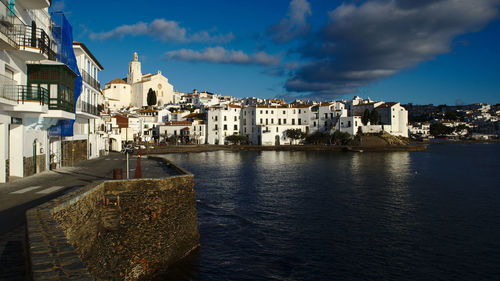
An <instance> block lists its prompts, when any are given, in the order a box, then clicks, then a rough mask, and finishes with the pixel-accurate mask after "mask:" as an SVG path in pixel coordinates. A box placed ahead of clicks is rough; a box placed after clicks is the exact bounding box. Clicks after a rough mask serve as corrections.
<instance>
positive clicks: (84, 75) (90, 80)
mask: <svg viewBox="0 0 500 281" xmlns="http://www.w3.org/2000/svg"><path fill="white" fill-rule="evenodd" d="M81 74H82V79H83V81H84V82H85V83H87V84H89V85H90V86H91V87H92V88H94V89H96V90H98V91H99V90H100V89H101V84H100V83H99V81H97V80H95V79H94V77H92V76H91V75H90V74H88V73H87V72H86V71H85V70H83V69H82V71H81Z"/></svg>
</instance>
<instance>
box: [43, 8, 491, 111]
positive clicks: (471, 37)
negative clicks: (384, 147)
mask: <svg viewBox="0 0 500 281" xmlns="http://www.w3.org/2000/svg"><path fill="white" fill-rule="evenodd" d="M499 8H500V0H418V1H417V0H343V1H336V0H273V1H269V0H267V1H261V0H251V1H250V0H240V1H222V0H212V1H203V0H191V1H185V0H184V1H178V0H169V1H153V0H142V1H128V0H122V1H114V0H109V1H93V0H89V1H69V0H58V1H53V4H52V9H53V10H62V11H63V12H65V14H66V17H67V18H68V20H69V21H70V23H71V24H72V26H73V37H74V40H77V41H81V42H83V43H84V44H85V45H86V46H87V47H88V48H89V49H90V50H91V52H92V53H93V54H94V56H95V57H96V58H97V59H98V60H99V62H100V63H101V64H102V65H103V66H104V70H103V71H102V72H101V73H100V79H99V80H100V81H101V84H105V83H107V82H109V81H111V80H112V79H114V78H123V77H126V74H127V71H128V63H129V61H130V60H131V59H132V54H133V52H137V53H138V54H139V60H140V61H141V63H142V72H143V73H156V72H157V71H158V70H161V71H162V74H163V75H165V76H166V77H167V78H168V79H169V82H170V83H171V84H172V85H173V86H174V89H175V90H177V91H181V92H191V91H192V90H193V89H198V90H199V91H209V92H213V93H219V94H222V95H231V96H235V97H251V96H253V97H260V98H275V97H279V98H285V99H287V100H292V99H294V98H301V99H314V100H340V99H350V98H352V97H353V96H356V95H357V96H361V97H363V98H367V97H369V98H371V99H373V100H383V101H399V102H401V103H403V104H404V103H410V102H411V103H414V104H430V103H432V104H436V105H437V104H449V105H455V104H470V103H477V102H484V103H491V104H496V103H500V16H499Z"/></svg>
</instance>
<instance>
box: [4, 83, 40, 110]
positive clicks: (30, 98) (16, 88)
mask: <svg viewBox="0 0 500 281" xmlns="http://www.w3.org/2000/svg"><path fill="white" fill-rule="evenodd" d="M1 90H2V91H1V96H2V98H4V99H7V100H11V101H16V102H17V103H20V104H24V103H25V102H36V103H39V104H40V105H44V104H48V103H49V91H48V90H47V89H44V88H39V87H32V86H26V85H4V86H3V87H2V89H1Z"/></svg>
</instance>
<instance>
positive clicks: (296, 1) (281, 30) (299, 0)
mask: <svg viewBox="0 0 500 281" xmlns="http://www.w3.org/2000/svg"><path fill="white" fill-rule="evenodd" d="M311 15H312V11H311V6H310V5H309V2H307V0H292V1H291V2H290V6H289V7H288V13H287V17H286V18H284V19H282V20H281V21H280V23H279V24H277V25H273V26H271V27H269V29H268V32H269V33H270V34H271V35H272V37H273V40H274V41H275V42H277V43H283V42H288V41H290V40H292V39H294V38H297V37H301V36H305V35H307V34H308V33H309V30H310V25H309V24H308V23H307V21H306V17H307V16H311Z"/></svg>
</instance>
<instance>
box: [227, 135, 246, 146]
mask: <svg viewBox="0 0 500 281" xmlns="http://www.w3.org/2000/svg"><path fill="white" fill-rule="evenodd" d="M226 141H228V142H230V143H232V144H248V136H246V135H236V134H235V135H231V136H227V137H226Z"/></svg>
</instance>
